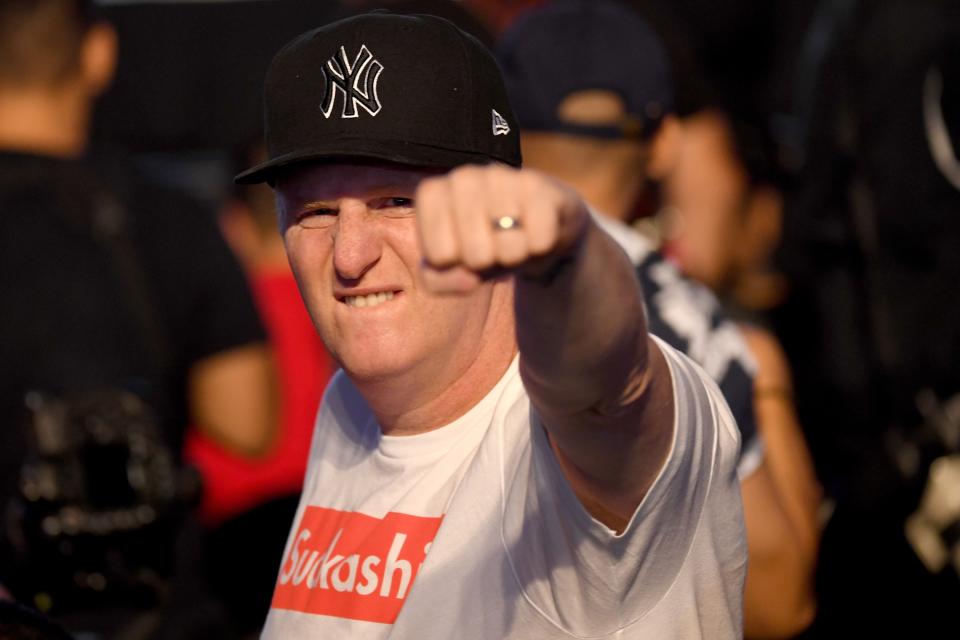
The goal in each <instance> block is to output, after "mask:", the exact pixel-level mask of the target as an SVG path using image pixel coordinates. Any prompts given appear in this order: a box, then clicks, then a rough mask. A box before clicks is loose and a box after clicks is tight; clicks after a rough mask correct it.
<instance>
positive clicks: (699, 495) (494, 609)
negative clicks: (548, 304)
mask: <svg viewBox="0 0 960 640" xmlns="http://www.w3.org/2000/svg"><path fill="white" fill-rule="evenodd" d="M658 344H659V345H660V346H661V349H662V350H663V352H664V353H665V355H666V359H667V362H668V363H669V366H670V371H671V375H672V379H673V391H674V398H675V406H676V413H675V420H674V439H673V444H672V448H671V452H670V455H669V457H668V459H667V461H666V462H665V464H664V467H663V468H662V469H661V471H660V473H659V475H658V477H657V480H656V481H655V483H654V485H653V486H652V488H651V489H650V491H649V493H648V494H647V496H646V498H645V499H644V501H643V502H642V504H641V505H640V506H639V507H638V508H637V511H636V512H635V513H634V515H633V518H632V519H631V521H630V524H629V525H628V527H627V528H626V530H625V531H624V532H623V533H622V534H620V535H616V534H615V533H614V532H613V531H611V530H610V529H609V528H607V527H606V526H604V525H603V524H601V523H600V522H598V521H596V520H594V519H593V518H592V517H591V516H590V515H589V514H588V513H587V511H586V510H585V509H584V508H583V506H582V505H581V503H580V502H579V500H578V499H577V498H576V497H575V495H574V494H573V492H572V490H571V488H570V486H569V484H568V483H567V481H566V478H565V477H564V475H563V473H562V472H561V470H560V468H559V466H558V464H557V462H556V459H555V457H554V454H553V452H552V451H551V449H550V445H549V442H548V440H547V437H546V435H545V432H544V431H543V427H542V426H541V425H540V423H539V419H538V417H537V416H536V414H535V413H533V412H532V410H531V405H530V400H529V398H528V396H527V394H526V392H525V390H524V388H523V384H522V382H521V379H520V375H519V372H518V363H517V361H516V360H515V361H514V362H513V364H512V365H511V366H510V368H509V369H508V371H507V372H506V373H505V374H504V376H503V378H502V379H501V380H500V381H499V382H498V383H497V385H496V386H495V387H494V388H493V389H492V390H491V391H490V393H489V394H487V396H486V397H485V398H484V399H483V400H481V401H480V402H479V403H478V404H477V405H476V406H474V407H473V408H472V409H470V411H469V412H467V413H466V414H465V415H463V416H462V417H461V418H459V419H457V420H456V421H454V422H452V423H450V424H449V425H447V426H445V427H442V428H440V429H436V430H434V431H430V432H427V433H424V434H420V435H415V436H400V437H397V436H393V437H391V436H384V435H382V434H381V432H380V429H379V426H378V425H377V424H376V421H375V420H374V418H373V416H372V414H371V412H370V410H369V408H368V406H367V404H366V402H365V401H364V400H363V398H362V397H361V396H360V395H359V393H358V392H357V391H356V389H355V387H354V386H353V385H352V384H351V382H350V380H349V379H348V378H347V377H346V376H344V375H343V374H342V373H341V374H338V376H337V377H336V378H335V379H334V380H333V382H332V383H331V385H330V387H329V389H328V391H327V393H326V396H325V399H324V402H323V404H322V406H321V409H320V413H319V415H318V417H317V426H316V431H315V433H314V439H313V445H312V447H311V452H310V461H309V467H308V470H307V477H306V483H305V486H304V491H303V496H302V498H301V502H300V507H299V509H298V512H297V516H296V519H295V522H294V526H293V529H292V530H291V534H290V538H289V540H288V542H287V548H286V551H285V553H284V557H283V563H282V565H281V567H280V575H279V578H278V580H277V586H276V590H275V593H274V598H273V603H272V608H271V610H270V614H269V616H268V618H267V623H266V626H265V628H264V631H263V638H266V639H271V640H297V639H300V638H351V639H354V638H358V639H366V638H395V639H405V638H410V639H434V638H436V639H442V640H446V639H451V638H456V639H458V640H490V639H497V640H500V639H501V638H517V639H523V640H536V639H539V638H610V639H613V638H616V639H618V640H623V639H631V638H655V639H657V640H668V639H670V638H685V639H687V638H701V637H704V638H710V639H711V640H713V639H723V638H737V637H740V636H741V635H742V631H741V629H742V626H741V611H742V588H743V578H744V571H745V568H746V542H745V538H744V530H743V520H742V513H741V505H740V493H739V488H738V484H737V477H736V471H735V469H736V463H737V449H738V435H737V430H736V427H735V425H734V423H733V419H732V418H731V416H730V413H729V411H728V409H727V407H726V405H725V403H724V401H723V399H722V397H721V395H720V393H719V391H718V390H717V388H716V386H715V385H714V383H713V382H712V381H711V380H710V379H709V378H708V377H707V376H706V375H705V374H704V373H703V372H702V370H700V369H699V367H697V366H696V365H694V364H693V363H691V362H690V361H689V360H688V359H686V358H685V357H684V356H682V355H680V354H678V353H677V352H676V351H674V350H673V349H672V348H670V347H669V346H667V345H665V344H664V343H662V342H659V341H658Z"/></svg>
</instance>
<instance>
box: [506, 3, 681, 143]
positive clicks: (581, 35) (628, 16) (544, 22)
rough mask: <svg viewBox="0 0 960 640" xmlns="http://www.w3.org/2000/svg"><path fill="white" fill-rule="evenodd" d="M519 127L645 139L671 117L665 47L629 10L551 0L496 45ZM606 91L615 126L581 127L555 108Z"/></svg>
mask: <svg viewBox="0 0 960 640" xmlns="http://www.w3.org/2000/svg"><path fill="white" fill-rule="evenodd" d="M495 52H496V57H497V61H498V62H499V63H500V66H501V68H502V69H503V74H504V78H505V80H506V84H507V89H508V93H509V95H510V101H511V102H512V103H513V107H514V110H515V112H516V115H517V118H518V119H519V121H520V126H521V127H522V128H523V129H526V130H529V131H546V132H560V133H570V134H576V135H583V136H590V137H595V138H613V139H616V138H637V137H639V138H643V137H646V136H648V135H649V134H650V133H652V132H653V131H655V130H656V128H657V127H658V126H659V124H660V122H661V120H662V118H663V116H665V115H667V114H669V113H671V112H672V111H673V82H672V74H671V70H670V60H669V57H668V55H667V50H666V47H665V46H664V44H663V42H662V41H661V39H660V37H659V36H658V35H657V34H656V32H655V31H654V30H653V28H652V27H651V26H650V25H649V24H648V23H647V22H646V21H645V20H644V19H643V18H642V17H641V16H640V15H639V14H638V13H636V12H635V11H633V10H632V9H631V8H629V7H626V6H624V5H622V4H620V3H618V2H613V1H604V0H579V1H578V0H556V1H554V2H550V3H547V4H545V5H543V6H540V7H537V8H535V9H531V10H530V11H528V12H526V13H525V14H523V15H522V16H521V17H520V18H518V19H517V20H516V22H514V24H513V25H512V26H511V27H510V28H509V29H507V31H506V32H505V33H504V34H503V36H502V37H501V39H500V41H499V42H498V43H497V45H496V47H495ZM590 89H600V90H607V91H612V92H614V93H615V94H617V95H619V96H620V98H621V99H622V100H623V105H624V110H625V117H624V118H623V119H622V120H620V121H617V122H611V123H604V124H598V125H593V124H581V123H575V122H570V121H567V120H564V119H563V118H561V117H560V114H559V113H558V109H559V107H560V105H561V103H562V102H563V100H564V99H565V98H566V97H567V96H569V95H571V94H573V93H576V92H578V91H584V90H590Z"/></svg>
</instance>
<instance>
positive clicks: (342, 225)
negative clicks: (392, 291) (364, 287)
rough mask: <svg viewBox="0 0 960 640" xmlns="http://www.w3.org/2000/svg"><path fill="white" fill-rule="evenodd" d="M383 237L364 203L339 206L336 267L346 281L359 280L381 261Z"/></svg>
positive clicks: (335, 243)
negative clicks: (381, 238) (381, 237)
mask: <svg viewBox="0 0 960 640" xmlns="http://www.w3.org/2000/svg"><path fill="white" fill-rule="evenodd" d="M381 249H382V247H381V240H380V233H379V230H378V229H377V225H376V222H375V220H373V219H372V216H370V212H369V210H368V209H367V205H366V203H364V202H360V201H353V200H345V201H342V202H341V203H340V212H339V214H338V215H337V222H336V226H335V227H334V232H333V267H334V269H335V270H336V272H337V276H338V277H340V278H341V279H343V280H359V279H361V278H362V277H363V275H364V274H365V273H366V272H367V271H369V270H370V269H371V268H372V267H373V265H375V264H376V263H377V262H378V261H379V260H380V255H381Z"/></svg>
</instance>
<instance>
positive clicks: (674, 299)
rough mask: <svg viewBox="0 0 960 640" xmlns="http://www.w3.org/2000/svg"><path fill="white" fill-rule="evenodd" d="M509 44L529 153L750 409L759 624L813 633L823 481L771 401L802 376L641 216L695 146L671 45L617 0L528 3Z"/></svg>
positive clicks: (664, 329)
mask: <svg viewBox="0 0 960 640" xmlns="http://www.w3.org/2000/svg"><path fill="white" fill-rule="evenodd" d="M574 43H575V45H574ZM496 50H497V54H498V58H499V61H500V63H501V66H502V68H503V70H504V74H505V77H506V79H507V83H508V89H509V90H510V92H511V99H512V100H513V102H514V104H515V109H516V112H517V117H518V119H519V122H520V125H521V127H522V136H521V144H522V148H523V153H524V158H525V160H526V163H527V165H528V166H530V167H532V168H536V169H539V170H540V171H544V172H546V173H547V174H549V175H552V176H554V177H557V178H559V179H561V180H563V181H564V182H566V183H568V184H570V185H572V186H573V187H574V188H576V189H577V190H578V192H579V193H580V194H581V195H582V196H583V197H584V198H585V199H586V201H587V202H588V203H589V204H590V205H591V206H592V207H594V213H595V217H596V220H597V222H598V224H600V226H601V227H602V228H604V229H605V230H607V231H608V232H609V233H610V234H611V235H612V236H613V237H614V238H615V239H617V240H618V242H619V243H620V244H621V246H622V248H623V249H624V250H625V251H626V252H627V254H628V255H629V256H630V258H631V259H632V260H633V262H634V263H635V264H636V265H637V266H638V275H639V277H640V279H641V281H642V283H643V291H644V294H645V299H646V300H645V301H646V305H647V311H648V313H649V316H650V323H651V331H652V332H653V333H654V334H656V335H659V336H660V337H662V338H664V339H666V340H668V341H669V342H671V343H672V344H673V345H674V346H676V347H677V348H680V349H683V350H684V351H686V352H687V353H688V354H689V355H690V356H691V357H693V358H694V359H696V360H698V361H699V362H701V363H702V364H703V365H704V366H705V368H706V370H707V371H708V373H710V374H711V375H712V376H714V378H715V379H716V380H717V381H718V383H719V384H720V388H721V390H722V391H723V392H724V394H725V397H726V399H727V401H728V403H729V404H730V406H731V408H732V409H733V411H734V415H735V417H736V418H737V421H738V424H739V426H740V428H741V431H742V439H743V444H742V454H741V456H742V457H741V463H740V469H739V474H740V478H741V482H742V490H743V499H744V515H745V519H746V523H747V536H748V543H749V544H748V547H749V553H750V563H749V568H748V573H747V582H746V594H745V617H744V623H745V631H746V634H747V635H748V636H750V637H790V636H792V635H794V634H796V633H798V632H800V631H801V630H802V629H804V628H805V627H806V626H807V625H809V624H810V622H811V621H812V619H813V615H814V611H815V601H814V595H813V593H814V592H813V571H814V567H815V558H816V550H817V542H818V538H819V531H818V526H817V522H816V513H817V507H818V503H819V487H818V484H817V481H816V478H815V476H814V474H813V468H812V463H811V461H810V459H809V456H808V455H807V453H806V449H805V445H804V443H803V436H802V432H801V431H800V429H799V427H798V426H797V424H796V422H795V420H791V418H792V413H791V412H789V411H788V412H787V413H786V414H785V415H784V414H783V413H782V412H781V411H780V410H779V409H778V408H777V407H774V406H771V402H770V398H771V396H770V395H769V394H768V391H769V390H770V389H773V388H776V389H783V388H784V387H785V386H788V385H789V379H788V378H787V379H786V380H785V379H784V377H785V373H784V372H785V369H786V363H785V362H784V361H783V360H782V355H781V354H780V352H779V351H777V350H776V349H775V348H774V345H772V344H771V343H770V339H769V336H767V337H766V339H764V337H763V336H760V337H758V335H757V334H758V332H759V330H754V331H747V332H744V333H743V334H742V335H743V336H744V337H746V338H747V343H746V344H745V343H744V341H743V337H742V335H741V332H738V331H737V330H736V329H735V328H734V325H733V323H732V322H731V321H729V320H727V319H726V318H725V317H724V315H723V312H722V311H721V309H720V306H719V304H718V302H717V300H716V299H714V298H713V297H712V296H711V295H710V294H709V292H707V291H706V290H705V289H703V288H702V287H699V286H697V285H695V284H693V283H692V282H690V281H688V280H685V279H683V278H682V277H681V276H680V275H679V274H678V273H677V272H676V270H675V268H674V267H672V266H671V265H670V264H668V263H667V262H666V261H665V260H664V258H663V256H661V255H660V254H659V253H657V252H656V251H655V245H654V244H653V243H651V242H650V241H649V240H648V239H647V238H645V237H644V236H643V235H641V234H640V233H639V232H637V231H636V230H634V229H633V228H632V227H631V226H630V224H629V223H631V222H633V221H634V219H635V218H636V216H637V212H638V204H639V203H640V202H641V200H642V199H643V198H644V197H649V193H648V191H650V190H651V184H652V183H654V182H664V183H665V184H667V185H670V186H673V185H674V184H675V182H674V181H675V180H676V174H675V172H676V171H677V170H678V168H680V167H681V165H680V164H679V163H680V162H681V160H684V159H687V158H689V157H690V156H689V154H687V156H686V157H683V155H682V154H683V153H684V152H685V151H686V150H685V149H684V147H683V140H684V136H685V133H684V129H685V126H686V125H685V124H682V123H681V122H680V121H679V120H678V118H676V117H675V116H674V115H673V109H672V107H673V93H672V84H673V83H672V79H671V77H670V75H671V74H670V63H669V60H668V58H667V54H666V52H665V50H664V47H663V45H662V44H661V43H660V40H659V38H658V36H657V35H656V34H655V33H654V32H653V30H652V29H651V27H650V26H649V25H648V24H647V23H646V22H644V21H643V20H642V19H641V18H640V17H639V16H638V15H636V14H634V13H633V12H632V11H630V10H628V9H627V8H625V7H623V6H621V5H619V4H617V3H613V2H604V3H599V2H576V1H566V2H554V3H550V4H549V5H548V6H545V7H543V8H540V9H532V10H530V11H528V12H527V13H525V14H523V15H521V16H520V17H519V18H518V20H517V21H516V22H515V23H514V24H513V25H512V26H511V27H510V28H508V29H507V30H506V31H505V32H504V34H503V35H502V37H501V40H500V41H499V43H498V45H497V49H496ZM694 162H696V160H694ZM725 168H726V167H722V166H717V165H716V163H713V164H708V163H707V161H706V159H705V160H704V163H703V164H698V165H697V166H696V169H697V170H699V171H700V172H701V173H700V174H698V175H703V176H705V178H706V179H709V178H711V177H712V176H713V174H714V172H719V171H721V170H722V169H725ZM724 175H725V174H722V173H718V174H717V176H716V179H717V180H722V179H723V176H724ZM680 188H681V189H684V194H685V195H686V196H688V197H690V198H701V197H704V198H705V197H708V196H707V195H706V194H705V193H704V191H703V189H702V185H692V184H684V185H681V186H680ZM761 200H762V199H761V198H758V202H757V204H758V206H759V205H760V204H766V201H761ZM701 223H702V224H703V225H704V226H703V228H698V229H697V232H698V233H702V234H705V235H707V236H709V237H711V238H712V237H713V233H714V232H715V231H716V229H715V228H710V226H709V223H710V221H709V220H691V221H690V224H691V226H695V225H699V224H701ZM766 249H767V251H768V252H769V250H770V247H769V246H767V247H766ZM699 251H700V249H699V248H698V254H697V255H698V256H700V255H701V254H700V252H699ZM748 347H749V351H748ZM771 353H773V354H774V356H777V357H778V358H779V359H776V360H775V362H774V363H771V362H770V359H771V358H772V357H773V356H771V355H770V354H771ZM751 355H752V356H753V358H751ZM754 359H756V360H757V364H758V365H759V366H758V368H757V369H756V370H755V369H754ZM774 365H776V366H774ZM751 374H753V375H754V376H755V377H753V379H752V377H751ZM782 399H783V398H782V397H781V398H780V400H782ZM755 424H756V427H755ZM755 430H758V431H759V435H758V434H757V433H755ZM782 432H786V435H782ZM768 434H769V435H768ZM768 437H769V438H770V440H771V442H769V443H768V442H767V438H768ZM785 441H789V443H788V444H785Z"/></svg>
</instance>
